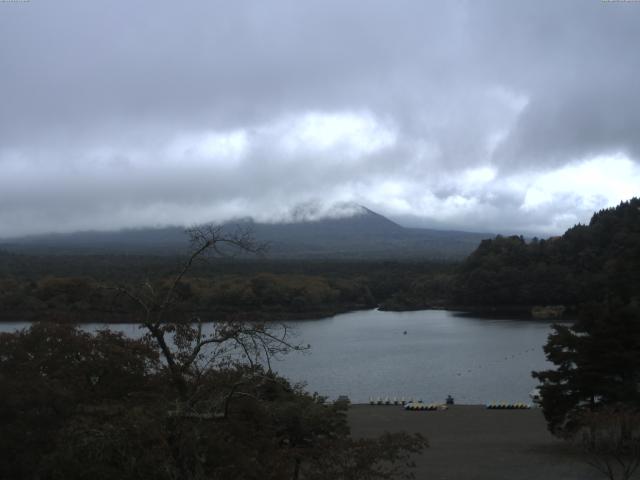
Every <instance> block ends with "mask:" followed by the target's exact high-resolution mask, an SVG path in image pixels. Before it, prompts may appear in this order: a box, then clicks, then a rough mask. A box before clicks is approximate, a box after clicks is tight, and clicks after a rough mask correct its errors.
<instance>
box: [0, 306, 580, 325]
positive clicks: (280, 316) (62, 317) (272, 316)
mask: <svg viewBox="0 0 640 480" xmlns="http://www.w3.org/2000/svg"><path fill="white" fill-rule="evenodd" d="M531 308H532V307H530V306H517V305H516V306H501V307H466V306H455V305H423V306H419V307H408V306H404V307H403V306H389V305H384V304H383V305H378V306H373V305H332V306H330V307H328V308H319V309H310V310H302V311H293V310H272V309H262V310H237V311H232V310H219V311H206V312H203V311H195V312H181V311H178V312H175V315H176V316H181V317H182V318H187V317H192V318H201V319H202V320H203V322H205V323H207V322H214V321H216V320H219V319H221V318H233V319H237V320H251V321H264V322H287V321H294V320H295V321H298V320H310V321H312V320H321V319H323V318H329V317H334V316H336V315H341V314H345V313H352V312H358V311H363V310H380V311H383V312H416V311H421V310H425V311H426V310H446V311H450V312H455V314H456V315H460V316H468V317H476V318H486V319H509V320H529V321H530V320H540V321H546V322H553V321H559V322H569V321H572V320H574V315H573V312H569V313H566V314H564V315H562V317H559V318H536V317H535V316H532V314H531ZM10 322H56V323H77V324H82V323H105V324H128V323H140V322H141V317H140V316H139V314H137V313H135V312H126V311H121V312H118V311H103V310H93V311H91V310H89V311H75V312H74V311H71V312H66V311H56V310H53V311H51V310H46V311H24V310H15V311H11V310H8V311H7V310H5V311H2V312H0V323H10Z"/></svg>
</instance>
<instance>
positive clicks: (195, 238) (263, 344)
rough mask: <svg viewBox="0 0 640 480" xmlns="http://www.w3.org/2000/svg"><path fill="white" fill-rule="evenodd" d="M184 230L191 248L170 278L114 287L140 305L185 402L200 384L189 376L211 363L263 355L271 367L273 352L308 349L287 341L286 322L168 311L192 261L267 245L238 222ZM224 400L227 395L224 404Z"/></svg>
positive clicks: (248, 360)
mask: <svg viewBox="0 0 640 480" xmlns="http://www.w3.org/2000/svg"><path fill="white" fill-rule="evenodd" d="M186 233H187V235H188V236H189V240H190V245H191V248H190V253H189V255H188V257H187V259H186V260H185V262H184V263H183V265H182V266H181V267H180V269H179V270H178V272H177V273H176V274H175V276H174V277H173V278H172V279H171V280H170V281H169V282H168V283H167V282H164V283H161V284H157V283H156V284H155V285H154V282H152V281H150V280H147V281H145V282H143V283H142V284H140V285H136V286H126V285H118V286H117V287H115V290H116V291H117V292H119V293H120V294H122V295H125V296H126V297H128V298H129V299H130V300H132V301H133V302H134V304H135V305H136V306H137V307H138V309H139V311H140V313H141V315H142V317H141V323H142V326H143V328H145V329H146V330H147V335H148V337H149V338H150V339H152V340H153V341H154V342H155V343H156V345H157V346H158V348H159V349H160V351H161V353H162V356H163V358H164V361H165V362H166V366H167V368H168V370H169V372H170V374H171V379H172V382H173V384H174V386H175V387H176V389H177V391H178V392H179V394H180V397H181V398H182V400H183V401H188V400H189V398H190V397H191V396H192V395H193V393H194V392H192V391H191V390H193V388H194V387H197V385H198V383H197V381H196V382H194V381H193V380H197V379H198V378H199V377H200V376H202V374H203V372H204V371H206V370H207V368H210V367H211V366H212V364H213V363H215V362H223V361H225V360H226V361H227V362H229V361H232V359H233V360H234V361H239V359H240V358H241V359H242V360H243V361H245V362H246V363H248V364H249V365H251V366H254V365H256V364H257V363H259V362H260V361H261V360H263V361H264V362H266V366H267V369H268V371H270V370H271V358H272V357H273V356H275V355H277V354H281V353H286V352H289V351H292V350H303V349H306V348H307V347H302V346H299V345H295V344H293V343H292V342H291V341H290V334H289V331H288V329H287V327H286V325H275V324H265V323H256V322H246V321H234V320H232V319H219V320H217V321H215V322H214V323H210V324H207V325H206V328H205V325H203V322H202V320H201V319H200V318H199V317H189V318H187V319H181V318H177V317H176V316H172V315H175V307H176V304H177V302H178V301H179V294H178V291H179V288H180V286H181V285H182V283H183V281H184V280H185V276H186V275H187V274H188V272H189V270H190V269H191V268H192V267H193V266H194V264H195V262H196V261H198V260H201V259H203V258H205V257H206V256H208V255H211V254H213V255H215V256H218V257H220V256H234V255H238V254H254V255H255V254H262V253H263V252H264V251H265V249H266V245H264V244H259V243H257V242H256V241H255V239H254V237H253V235H252V232H251V230H250V229H248V228H243V227H241V226H238V227H236V229H235V230H233V231H229V230H228V229H227V228H225V227H222V226H215V225H202V226H197V227H193V228H190V229H188V230H187V231H186ZM205 330H206V331H205ZM235 390H236V389H232V392H235ZM231 395H233V393H232V394H231ZM228 402H229V396H227V398H226V403H225V405H226V406H228ZM227 408H228V407H227ZM225 410H226V408H225Z"/></svg>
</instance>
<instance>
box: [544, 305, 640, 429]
mask: <svg viewBox="0 0 640 480" xmlns="http://www.w3.org/2000/svg"><path fill="white" fill-rule="evenodd" d="M544 350H545V353H546V355H547V358H548V360H549V361H550V362H552V363H553V364H555V365H556V369H555V370H546V371H541V372H533V376H534V377H535V378H537V379H539V380H540V381H541V383H542V385H541V388H540V390H541V394H542V407H543V410H544V415H545V418H546V419H547V422H548V425H549V429H550V430H551V431H552V432H553V433H555V434H557V435H567V436H570V435H572V434H573V433H574V432H576V430H577V429H578V428H579V427H580V426H581V425H582V418H583V416H584V413H585V412H590V411H596V410H599V409H601V408H602V407H605V406H608V405H620V404H625V405H627V406H631V407H636V406H638V407H640V392H639V382H640V309H638V307H637V306H634V305H626V306H617V307H615V306H610V305H608V306H603V305H591V306H588V307H585V308H584V309H583V312H582V315H581V318H580V321H578V322H577V323H576V324H575V325H573V326H571V327H567V326H562V325H555V326H554V333H552V334H551V335H549V340H548V342H547V345H546V346H545V348H544Z"/></svg>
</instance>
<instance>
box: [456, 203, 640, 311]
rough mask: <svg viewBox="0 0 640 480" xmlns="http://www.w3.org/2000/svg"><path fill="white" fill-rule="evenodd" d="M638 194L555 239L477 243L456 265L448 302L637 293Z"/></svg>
mask: <svg viewBox="0 0 640 480" xmlns="http://www.w3.org/2000/svg"><path fill="white" fill-rule="evenodd" d="M638 272H640V199H638V198H633V199H631V200H629V201H627V202H622V203H621V204H620V205H618V206H617V207H615V208H610V209H606V210H601V211H599V212H597V213H595V214H594V215H593V217H592V218H591V221H590V222H589V224H588V225H576V226H574V227H573V228H570V229H569V230H567V231H566V233H565V234H564V235H562V236H560V237H552V238H549V239H547V240H539V239H537V238H534V239H531V240H529V241H527V240H525V239H524V238H523V237H516V236H513V237H500V236H499V237H497V238H495V239H492V240H484V241H483V242H482V243H481V244H480V246H479V247H478V249H477V250H476V251H475V252H473V254H471V255H470V256H469V258H467V259H466V260H465V261H464V262H463V263H462V265H461V266H460V268H459V270H458V273H457V276H456V281H455V291H454V292H453V298H452V300H453V303H454V304H457V305H464V306H467V307H470V306H474V307H480V308H483V307H484V308H486V307H492V308H493V307H497V308H500V307H509V306H520V307H522V306H524V307H532V306H536V305H563V306H565V307H567V308H568V309H569V310H571V309H574V310H575V309H576V307H577V306H578V305H580V304H582V303H584V302H587V301H589V302H592V301H604V300H606V299H613V298H614V297H615V298H616V299H617V300H619V301H620V302H622V303H624V304H627V303H630V302H632V301H634V300H635V301H637V300H638V295H640V293H639V292H640V275H638Z"/></svg>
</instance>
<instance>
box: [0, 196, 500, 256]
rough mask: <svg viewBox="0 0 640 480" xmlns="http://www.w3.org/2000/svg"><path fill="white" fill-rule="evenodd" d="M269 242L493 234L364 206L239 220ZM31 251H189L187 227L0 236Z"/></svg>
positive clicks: (308, 249)
mask: <svg viewBox="0 0 640 480" xmlns="http://www.w3.org/2000/svg"><path fill="white" fill-rule="evenodd" d="M238 223H239V224H241V225H242V226H244V227H249V228H251V229H252V230H253V232H254V235H255V237H256V240H257V241H259V242H266V243H268V244H269V253H268V256H270V257H273V258H429V259H461V258H464V257H466V256H467V255H468V254H469V253H471V252H472V251H473V250H474V249H475V248H476V247H477V246H478V244H479V243H480V241H481V240H482V239H484V238H486V237H487V236H488V235H487V234H480V233H469V232H456V231H439V230H428V229H411V228H404V227H402V226H400V225H398V224H396V223H394V222H392V221H391V220H389V219H388V218H386V217H384V216H382V215H379V214H377V213H375V212H373V211H371V210H369V209H367V208H364V207H360V209H359V210H358V212H357V213H356V214H354V215H353V216H349V217H341V218H324V219H320V220H314V221H299V222H294V223H272V224H269V223H256V222H254V221H253V220H251V219H244V220H240V221H239V222H238ZM228 226H229V228H234V225H233V224H230V225H228ZM0 248H4V249H6V250H10V251H19V252H25V253H123V252H124V253H136V254H140V253H149V254H165V253H176V252H181V251H184V250H185V249H186V248H187V237H186V235H185V234H184V228H182V227H165V228H146V229H130V230H120V231H113V232H95V231H90V232H77V233H71V234H49V235H37V236H30V237H24V238H18V239H12V240H5V241H4V242H0Z"/></svg>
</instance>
